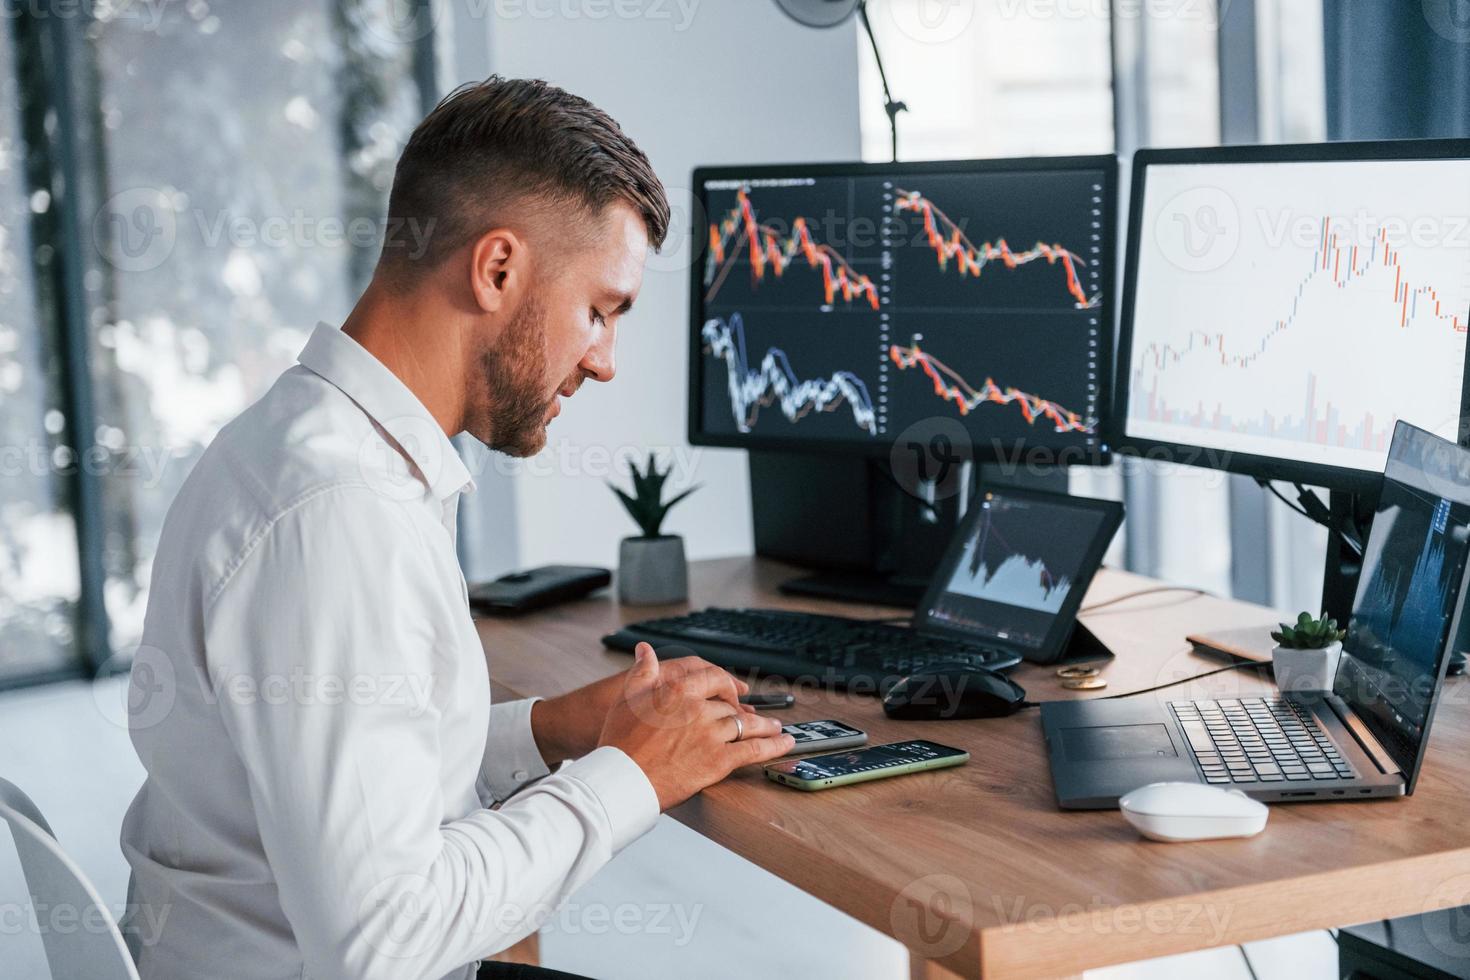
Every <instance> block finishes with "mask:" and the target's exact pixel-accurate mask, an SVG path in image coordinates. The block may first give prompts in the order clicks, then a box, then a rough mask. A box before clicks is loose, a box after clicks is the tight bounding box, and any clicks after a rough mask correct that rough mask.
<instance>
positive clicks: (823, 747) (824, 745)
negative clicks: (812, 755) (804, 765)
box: [781, 719, 868, 755]
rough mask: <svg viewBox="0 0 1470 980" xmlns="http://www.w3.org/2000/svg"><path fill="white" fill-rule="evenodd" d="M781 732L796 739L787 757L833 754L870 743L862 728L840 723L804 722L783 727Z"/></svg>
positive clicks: (830, 721) (829, 721)
mask: <svg viewBox="0 0 1470 980" xmlns="http://www.w3.org/2000/svg"><path fill="white" fill-rule="evenodd" d="M781 731H782V732H784V733H785V734H787V735H790V736H791V737H792V738H794V739H796V745H794V746H793V747H792V749H791V751H790V752H787V753H786V754H787V755H801V754H802V753H804V752H831V751H832V750H833V749H850V748H852V747H853V746H854V745H863V744H865V743H866V742H867V741H868V733H867V732H865V731H863V730H862V729H861V728H853V727H852V726H851V725H844V724H843V723H842V722H840V721H832V720H830V719H828V720H827V721H804V722H801V723H800V724H798V725H783V726H782V727H781Z"/></svg>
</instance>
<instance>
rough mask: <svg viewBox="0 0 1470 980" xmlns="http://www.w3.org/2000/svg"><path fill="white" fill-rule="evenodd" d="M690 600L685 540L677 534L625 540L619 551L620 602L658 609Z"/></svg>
mask: <svg viewBox="0 0 1470 980" xmlns="http://www.w3.org/2000/svg"><path fill="white" fill-rule="evenodd" d="M687 598H689V566H688V564H687V563H686V562H685V561H684V539H683V538H681V537H679V536H678V535H677V534H661V535H659V536H658V537H656V538H643V537H634V538H624V539H623V543H622V544H621V545H620V546H619V547H618V600H619V601H620V602H624V603H627V604H628V605H630V606H657V605H663V604H664V603H669V602H683V601H684V600H685V599H687Z"/></svg>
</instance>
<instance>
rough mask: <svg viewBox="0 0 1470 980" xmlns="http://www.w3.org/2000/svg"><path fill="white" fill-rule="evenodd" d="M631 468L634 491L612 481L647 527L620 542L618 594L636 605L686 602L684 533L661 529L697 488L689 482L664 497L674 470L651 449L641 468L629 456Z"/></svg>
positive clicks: (634, 514)
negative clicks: (664, 466) (661, 465)
mask: <svg viewBox="0 0 1470 980" xmlns="http://www.w3.org/2000/svg"><path fill="white" fill-rule="evenodd" d="M671 468H672V467H671ZM628 469H629V470H631V471H632V474H633V492H632V494H628V493H626V492H624V491H623V490H622V489H621V488H619V487H616V486H613V484H612V483H608V486H609V487H612V491H613V493H615V494H617V495H618V499H619V500H621V501H622V502H623V506H624V507H625V508H627V510H628V513H629V514H630V515H632V517H633V520H634V522H635V523H637V525H638V527H639V528H641V529H642V531H643V533H642V534H640V535H637V536H635V537H629V538H624V539H623V542H622V544H621V546H620V547H619V548H618V599H619V600H620V601H622V602H625V603H628V604H629V605H637V606H651V605H660V604H662V603H667V602H683V601H684V600H685V599H687V598H688V597H689V566H688V564H687V563H686V562H685V560H684V539H683V538H681V537H679V536H678V535H677V534H661V533H660V532H659V529H660V528H661V527H662V526H663V522H664V517H665V516H666V515H667V514H668V512H669V508H671V507H673V506H674V505H675V504H677V503H678V502H679V501H681V500H683V499H684V498H685V497H687V496H689V495H690V494H691V493H693V492H694V491H695V490H697V489H699V488H698V487H697V486H693V487H690V488H689V489H688V490H685V491H684V492H683V493H679V494H675V495H674V497H673V498H672V499H670V500H668V501H665V500H664V499H663V490H664V481H665V480H667V479H668V477H669V472H670V470H667V469H666V470H664V471H663V472H659V469H658V465H657V460H656V459H655V457H654V455H653V454H652V453H649V455H648V465H647V466H646V467H644V469H643V470H642V471H641V472H640V471H639V469H638V464H637V463H636V462H634V461H633V460H629V461H628Z"/></svg>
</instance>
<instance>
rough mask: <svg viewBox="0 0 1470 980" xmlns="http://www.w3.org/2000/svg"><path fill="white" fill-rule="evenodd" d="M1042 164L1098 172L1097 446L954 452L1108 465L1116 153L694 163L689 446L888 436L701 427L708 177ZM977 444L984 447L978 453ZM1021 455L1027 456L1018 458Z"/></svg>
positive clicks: (825, 447) (850, 445)
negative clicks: (1100, 255)
mask: <svg viewBox="0 0 1470 980" xmlns="http://www.w3.org/2000/svg"><path fill="white" fill-rule="evenodd" d="M1027 170H1035V171H1045V170H1061V171H1067V170H1075V171H1083V170H1096V171H1101V172H1102V174H1103V208H1102V210H1103V215H1102V225H1103V239H1104V241H1105V242H1107V243H1108V247H1106V248H1105V249H1104V250H1103V258H1102V263H1101V264H1102V281H1103V282H1104V284H1105V287H1104V288H1105V289H1106V290H1107V293H1105V295H1104V302H1103V304H1102V306H1101V307H1099V308H1098V310H1097V313H1098V315H1099V316H1100V317H1101V322H1100V324H1099V333H1100V335H1101V336H1100V339H1099V363H1100V365H1101V366H1102V369H1101V370H1099V372H1098V379H1097V381H1098V386H1099V388H1100V391H1099V394H1098V435H1099V445H1098V446H1097V448H1096V449H1092V450H1088V449H1081V450H1074V449H1060V448H1040V447H1037V446H1034V445H1030V444H1028V443H1023V444H1021V445H1020V446H1019V447H1017V446H1016V445H1015V444H1010V445H1007V446H1006V447H1005V450H1003V451H995V449H994V440H990V441H989V442H988V443H987V444H986V445H984V446H979V447H977V446H976V445H974V444H973V443H968V444H967V445H965V446H963V447H959V451H958V452H957V454H956V455H958V456H959V457H961V458H963V459H967V460H974V461H977V462H982V463H986V462H991V463H995V462H998V463H1011V464H1015V463H1016V462H1017V460H1018V459H1020V460H1022V461H1023V465H1024V464H1031V465H1063V466H1073V465H1087V466H1094V465H1095V466H1106V465H1107V464H1108V463H1110V462H1111V461H1112V445H1111V440H1110V438H1109V434H1110V433H1111V432H1113V431H1114V426H1113V420H1112V419H1111V418H1109V413H1110V412H1111V411H1112V410H1113V407H1114V406H1115V405H1116V404H1117V399H1116V398H1115V397H1114V395H1113V391H1112V383H1113V371H1112V370H1111V369H1110V367H1111V365H1113V363H1114V361H1113V341H1114V335H1115V334H1116V324H1117V313H1116V311H1117V309H1118V304H1117V302H1116V301H1109V299H1108V297H1109V296H1110V295H1111V294H1112V293H1114V292H1115V291H1116V290H1117V282H1118V275H1117V268H1118V266H1117V251H1118V249H1117V240H1118V234H1117V228H1118V225H1117V222H1118V179H1119V162H1118V157H1117V156H1116V155H1115V154H1111V153H1104V154H1094V155H1088V156H1063V157H1015V158H999V159H988V160H929V161H923V162H915V163H860V162H837V163H786V164H782V163H762V164H749V165H739V164H719V165H709V166H699V167H695V168H694V172H693V174H692V175H691V177H690V194H691V196H692V199H693V207H691V208H690V221H691V232H690V242H691V244H692V249H691V254H690V257H689V296H688V306H687V320H688V323H687V330H686V333H685V341H686V342H687V343H688V345H689V350H688V372H687V374H686V375H685V378H684V381H685V385H686V389H685V403H686V436H687V438H688V440H689V444H690V445H691V446H711V447H718V448H725V449H753V450H775V451H786V452H798V453H801V452H813V453H822V454H825V455H842V456H859V457H864V458H884V457H887V456H889V455H890V454H891V453H892V450H893V446H894V443H893V441H892V439H891V438H883V439H873V440H871V441H870V442H859V441H856V440H843V439H811V438H806V437H791V438H786V437H780V436H765V435H755V434H750V435H741V434H739V433H736V434H727V433H711V432H706V431H703V430H702V426H701V417H702V398H701V393H702V391H703V382H704V373H703V372H704V358H703V357H702V356H701V354H702V346H703V345H702V344H701V343H700V340H699V337H700V330H701V329H702V328H703V327H704V322H703V317H702V316H701V310H702V307H703V305H704V304H703V296H704V264H703V260H704V253H705V249H706V248H708V242H707V237H708V236H707V232H708V217H707V215H708V206H707V203H706V199H705V184H706V182H707V181H710V180H741V179H754V180H759V179H763V178H771V177H882V176H887V175H892V174H966V173H980V174H982V175H983V174H984V173H987V172H992V173H995V172H1016V171H1027ZM977 448H978V449H981V450H983V451H980V452H977V451H976V450H977ZM1021 454H1025V455H1024V456H1022V455H1021Z"/></svg>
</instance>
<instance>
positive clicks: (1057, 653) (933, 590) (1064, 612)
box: [913, 486, 1124, 664]
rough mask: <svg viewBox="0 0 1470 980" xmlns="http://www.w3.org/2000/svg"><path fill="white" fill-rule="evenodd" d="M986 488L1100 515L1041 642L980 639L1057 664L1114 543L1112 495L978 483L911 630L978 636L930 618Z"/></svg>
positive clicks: (1119, 515) (1117, 514) (1116, 520)
mask: <svg viewBox="0 0 1470 980" xmlns="http://www.w3.org/2000/svg"><path fill="white" fill-rule="evenodd" d="M987 493H989V494H991V495H993V496H996V497H1002V498H1005V497H1009V498H1011V499H1013V500H1029V501H1031V502H1033V503H1042V504H1049V505H1051V506H1053V507H1070V508H1072V509H1074V510H1085V511H1090V512H1092V513H1094V514H1097V515H1098V516H1099V517H1100V518H1101V523H1099V524H1098V528H1097V533H1096V534H1094V535H1093V537H1092V540H1090V541H1088V542H1087V548H1086V549H1085V550H1084V551H1083V557H1082V564H1081V568H1080V570H1079V571H1078V573H1077V574H1076V576H1074V577H1073V581H1072V588H1071V589H1070V590H1069V591H1068V592H1067V598H1066V599H1065V600H1063V602H1062V605H1061V608H1060V609H1058V610H1057V612H1056V615H1055V616H1054V617H1053V618H1052V624H1051V626H1050V628H1049V629H1048V630H1047V634H1046V636H1045V637H1044V638H1043V640H1042V642H1041V643H1040V645H1038V646H1037V647H1035V648H1034V649H1033V648H1029V647H1027V648H1022V647H1020V646H1015V645H1009V644H1004V643H1002V642H1000V641H992V640H985V641H983V642H984V643H986V644H990V645H994V646H1002V647H1004V648H1005V649H1007V650H1011V651H1013V652H1014V653H1016V654H1018V655H1020V656H1021V657H1022V659H1024V660H1027V661H1029V662H1030V663H1037V664H1050V663H1056V662H1057V661H1058V660H1059V659H1061V656H1062V653H1063V652H1064V651H1065V650H1066V648H1067V640H1068V638H1070V637H1071V635H1072V631H1073V630H1075V629H1076V628H1077V611H1078V610H1079V609H1081V608H1082V600H1083V599H1084V598H1085V597H1086V595H1087V590H1088V589H1089V588H1091V587H1092V580H1093V579H1094V578H1096V577H1097V573H1098V570H1099V569H1100V568H1102V560H1103V556H1104V555H1106V554H1107V551H1108V547H1109V546H1110V545H1111V544H1112V543H1113V538H1115V537H1116V536H1117V534H1118V528H1120V527H1122V525H1123V514H1124V507H1123V504H1122V503H1120V502H1119V501H1116V500H1101V499H1099V498H1097V497H1074V496H1072V495H1071V494H1067V493H1052V492H1050V491H1047V490H1031V489H1026V488H1022V487H1009V486H993V487H986V486H981V487H980V489H979V491H978V492H977V493H976V494H975V496H974V498H973V499H972V500H971V501H970V506H969V509H968V510H966V511H965V516H964V517H963V518H961V520H960V523H959V526H958V527H957V528H956V529H955V533H954V535H953V536H952V537H951V538H950V541H949V546H948V547H947V548H945V550H944V557H943V558H942V559H941V560H940V562H939V564H938V565H936V566H935V568H934V574H933V576H932V577H931V578H930V579H929V587H928V588H927V589H925V590H924V598H923V599H922V600H921V601H920V602H919V605H918V608H917V609H916V610H915V612H914V621H913V626H914V629H915V630H919V631H922V632H924V633H929V634H933V635H937V636H944V637H948V638H950V639H953V640H958V641H964V642H969V643H975V642H977V640H978V639H979V638H978V637H977V636H976V635H975V634H974V633H972V632H970V631H969V630H966V629H963V628H960V627H956V626H951V625H949V624H948V623H945V622H942V621H939V620H936V619H934V618H933V611H934V607H935V605H936V604H937V603H938V602H939V597H940V596H942V595H943V594H944V592H945V587H946V586H947V585H949V580H950V577H951V576H952V575H953V574H954V570H955V567H956V566H957V565H958V564H959V562H960V559H961V558H963V557H964V551H965V545H966V544H968V543H969V540H970V535H971V534H972V533H973V532H974V530H975V522H976V521H978V520H979V519H980V505H981V501H982V499H983V497H984V495H985V494H987ZM1002 605H1003V604H1002Z"/></svg>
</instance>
